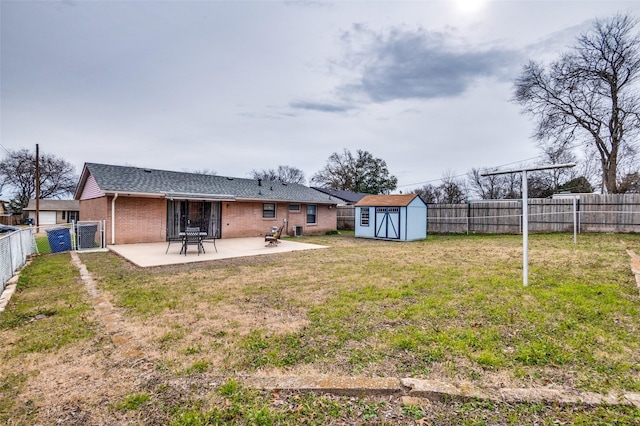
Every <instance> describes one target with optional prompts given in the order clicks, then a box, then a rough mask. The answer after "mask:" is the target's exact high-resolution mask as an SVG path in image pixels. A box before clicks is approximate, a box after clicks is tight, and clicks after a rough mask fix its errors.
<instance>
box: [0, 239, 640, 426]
mask: <svg viewBox="0 0 640 426" xmlns="http://www.w3.org/2000/svg"><path fill="white" fill-rule="evenodd" d="M578 240H579V241H578V244H577V245H574V244H573V238H572V236H571V235H566V234H552V235H531V236H530V254H529V258H530V267H529V271H530V276H529V287H523V285H522V255H521V237H519V236H429V237H428V238H427V240H425V241H419V242H411V243H399V242H385V241H374V240H361V239H355V238H353V237H352V236H350V235H334V236H325V237H303V238H299V239H296V241H303V242H309V243H318V244H323V245H328V246H330V248H329V249H323V250H312V251H300V252H293V253H285V254H273V255H266V256H260V257H253V258H242V259H230V260H223V261H217V262H208V263H201V264H191V265H180V266H171V267H159V268H151V269H144V270H143V269H140V268H136V267H133V266H131V265H130V264H128V263H127V262H126V261H124V260H122V259H120V258H118V257H117V256H114V255H112V254H109V253H87V254H82V255H81V258H82V260H83V261H84V262H85V264H86V265H87V267H88V268H89V270H90V271H91V272H92V273H93V274H94V276H95V277H96V278H97V280H96V281H97V286H98V288H99V289H100V291H101V292H102V293H103V294H104V295H105V296H106V297H107V298H108V299H109V300H110V301H111V303H112V304H113V305H114V306H116V307H117V309H118V311H119V312H120V314H121V315H122V317H123V319H124V324H125V325H123V327H126V330H127V332H128V333H129V334H130V335H131V336H133V338H134V340H135V341H136V342H138V343H139V346H140V348H141V349H142V350H143V351H144V353H145V354H146V356H147V359H148V360H149V362H150V364H151V365H152V367H153V368H152V369H151V371H150V372H148V374H147V375H146V376H145V378H146V379H145V380H141V379H140V373H139V371H136V370H135V368H133V367H131V366H128V365H125V364H122V363H120V362H119V361H118V362H116V361H114V360H113V357H115V353H114V352H113V348H112V347H111V346H110V345H109V342H108V341H107V340H106V339H105V338H104V336H105V332H104V330H102V331H101V332H100V333H96V328H97V329H98V331H99V329H100V327H99V326H96V322H95V321H96V320H95V318H94V317H93V316H94V314H93V312H89V311H87V308H86V306H87V305H86V303H87V300H88V296H86V293H85V294H84V295H83V293H82V290H83V289H82V287H81V285H78V284H77V282H76V281H77V277H76V273H75V272H73V271H69V272H67V273H65V275H63V276H61V277H60V282H59V283H58V284H57V285H58V286H61V285H63V283H64V282H65V280H66V281H67V283H66V284H65V285H64V286H63V287H64V288H65V291H71V289H73V294H76V296H75V297H77V299H76V300H75V301H73V302H64V303H63V302H60V301H59V300H58V299H59V298H58V297H57V296H56V300H54V301H49V302H47V300H48V299H47V297H46V294H47V292H48V291H50V290H47V288H43V289H41V288H40V286H41V284H40V282H41V281H45V282H48V283H49V284H47V285H52V286H54V285H55V284H54V283H53V282H51V281H50V279H49V278H47V279H43V278H42V277H43V276H46V277H48V276H49V275H51V272H50V271H51V270H58V269H62V270H67V269H68V268H69V265H68V263H69V257H68V254H58V255H50V256H42V257H40V258H38V259H37V261H36V262H34V264H33V265H32V266H30V267H29V268H27V271H37V270H39V269H43V270H45V271H49V272H46V274H45V273H44V272H37V274H45V275H38V277H39V278H31V277H30V275H29V274H25V275H26V277H25V275H23V276H22V277H21V283H22V284H21V286H22V288H21V291H20V292H19V293H18V294H17V295H16V296H15V301H14V299H12V302H11V305H10V306H9V308H8V311H6V312H5V313H3V314H0V333H2V334H1V335H0V339H2V341H3V342H4V341H6V339H10V340H11V341H12V342H13V343H12V344H11V345H10V348H9V349H7V348H5V347H3V348H2V349H0V355H2V357H8V359H9V362H8V363H5V366H0V368H1V369H2V371H3V373H2V377H3V382H2V383H1V384H0V386H1V388H0V391H1V392H2V401H0V416H2V413H5V416H6V415H7V414H6V413H10V414H11V413H13V414H15V413H16V412H18V413H22V414H21V415H23V416H27V415H28V414H25V413H28V412H29V409H28V407H30V406H31V407H34V406H40V407H42V405H43V404H44V402H43V401H40V402H38V400H33V399H28V398H27V399H28V400H31V401H32V402H31V405H29V404H27V403H26V402H25V401H24V400H23V399H24V395H25V394H26V395H28V394H30V392H33V387H34V386H36V385H34V383H37V382H38V380H39V379H40V378H41V377H42V376H43V374H44V373H43V371H47V374H53V373H51V372H50V371H52V370H55V369H56V368H58V369H60V370H62V369H63V367H66V368H69V367H70V366H71V365H73V366H74V367H75V368H76V369H78V370H80V371H79V372H78V375H79V376H82V374H85V375H87V376H88V377H89V378H90V379H92V380H94V381H95V382H96V383H102V384H103V386H106V388H108V389H103V388H100V389H102V390H101V391H100V392H97V395H98V396H93V397H92V398H89V401H90V402H88V403H85V405H86V404H89V405H91V404H94V405H91V407H90V409H89V408H86V406H83V407H85V408H84V410H85V412H86V411H87V410H89V411H91V412H96V411H100V410H106V411H105V412H106V413H108V415H109V416H111V418H118V419H126V420H129V421H132V422H134V423H135V422H136V419H142V418H144V416H147V417H146V418H158V419H162V420H161V421H159V422H160V423H163V424H166V423H168V422H173V423H174V424H225V423H238V424H297V423H301V422H302V423H309V424H331V423H335V424H340V423H341V422H346V423H368V422H369V423H388V424H396V423H405V424H411V423H413V422H417V421H418V420H420V419H422V420H425V421H426V422H427V423H430V424H450V423H460V424H522V423H540V424H545V423H548V424H553V422H554V421H559V422H568V423H582V424H592V423H605V424H606V423H614V422H619V424H634V423H636V424H637V423H640V412H639V411H638V410H636V409H630V408H626V407H597V408H588V407H578V408H576V407H563V406H554V405H551V406H547V405H542V404H523V405H511V404H493V403H486V402H482V401H477V402H473V401H472V402H468V403H462V402H451V403H449V404H437V403H434V404H433V406H432V407H430V408H429V409H428V410H425V409H424V408H420V407H411V406H401V405H398V404H394V403H393V402H391V401H388V400H384V398H339V397H331V396H314V395H297V394H290V395H273V394H269V393H266V394H264V393H259V392H253V391H249V390H247V389H243V388H242V387H241V386H240V385H239V384H238V383H237V382H236V381H235V380H234V378H236V377H242V376H250V375H310V374H330V375H348V376H367V377H376V376H388V377H416V378H427V379H436V380H444V381H447V382H452V383H455V384H458V385H465V384H471V385H474V386H478V387H482V386H487V387H533V386H562V387H568V388H578V389H584V390H591V391H597V392H603V393H607V392H612V393H614V394H615V393H619V392H640V330H639V326H638V324H640V295H639V291H638V289H637V288H636V285H635V281H634V278H633V276H632V274H631V271H630V267H629V256H628V255H627V253H626V252H625V249H632V250H635V252H636V253H638V254H640V236H639V235H580V236H579V237H578ZM60 259H62V260H60ZM54 265H55V266H54ZM30 273H31V274H36V272H30ZM36 291H37V292H42V293H38V294H39V295H38V296H37V297H36V296H35V295H34V296H29V295H30V294H31V293H32V292H36ZM60 291H62V290H60ZM39 298H42V301H40V299H39ZM83 298H84V299H83ZM27 299H28V301H26V302H25V301H23V300H27ZM54 303H55V304H56V305H55V307H53V308H52V307H50V304H54ZM22 304H25V307H22V308H21V307H20V306H22ZM80 307H81V308H80ZM67 310H68V311H69V313H68V315H69V317H68V319H66V320H65V324H66V326H67V327H69V328H70V330H67V331H63V330H59V331H55V333H63V335H65V336H67V337H66V338H65V339H55V340H56V342H58V341H59V343H58V344H57V345H51V344H39V345H38V346H36V347H35V348H32V349H28V348H29V347H30V346H29V345H27V343H22V342H26V341H28V340H30V339H29V338H28V337H27V336H36V335H37V334H38V332H39V331H38V329H36V327H38V326H39V323H41V322H42V321H35V322H33V321H31V319H32V318H34V317H35V316H36V315H37V313H38V312H41V311H43V312H44V311H46V312H49V314H47V313H45V315H46V316H47V318H49V317H51V318H57V317H58V316H61V315H62V314H61V313H60V312H63V311H64V312H66V311H67ZM51 311H53V312H54V313H51ZM21 318H22V319H21ZM73 330H76V331H73ZM77 330H83V332H82V333H80V332H79V331H77ZM28 333H35V334H28ZM34 338H35V337H34ZM111 355H113V357H112V356H111ZM54 357H55V359H56V361H54V360H52V358H54ZM60 358H62V360H61V361H60V360H59V359H60ZM18 359H20V361H21V362H23V361H24V359H28V360H31V361H30V363H31V366H32V368H22V369H20V368H16V370H18V371H21V372H18V373H11V372H10V370H7V367H6V365H11V366H14V367H15V366H16V365H18V364H19V362H18ZM65 360H68V362H67V363H66V364H65ZM81 360H82V361H81ZM83 365H84V368H82V366H83ZM88 366H93V367H94V368H95V369H96V370H97V371H98V372H97V373H95V372H93V373H92V372H89V371H88V368H89V367H88ZM45 367H47V368H45ZM105 372H109V373H108V374H107V373H105ZM114 372H117V373H116V376H117V377H118V379H117V380H114V379H109V378H107V376H109V377H111V375H112V374H113V373H114ZM68 381H69V382H70V383H75V382H76V381H77V382H78V385H80V383H81V382H82V381H81V380H79V379H77V378H76V377H75V376H74V377H68ZM85 382H86V380H85ZM176 382H179V383H182V384H183V386H182V387H176V386H172V385H168V384H167V383H176ZM213 384H215V386H214V385H213ZM107 385H108V386H107ZM51 386H53V385H51ZM96 386H97V385H96ZM177 388H180V389H183V388H186V389H187V390H183V392H181V393H179V394H176V392H177ZM94 391H95V389H94ZM78 392H79V394H81V393H82V392H80V391H78ZM99 395H102V398H106V399H109V401H110V405H108V407H107V408H104V407H103V406H102V405H100V396H99ZM21 396H22V397H21ZM3 401H4V402H3ZM11 401H14V402H11ZM80 405H81V406H82V404H80ZM158 407H161V408H158ZM100 412H102V411H100ZM38 413H40V414H38ZM41 413H42V408H41V410H40V411H38V410H36V414H31V415H34V416H38V415H42V414H41ZM114 416H115V417H114ZM154 416H157V417H154ZM5 418H6V417H5ZM58 418H59V416H58ZM1 419H2V417H0V420H1ZM456 419H457V420H456ZM454 420H455V421H454ZM140 423H144V422H142V421H141V420H140Z"/></svg>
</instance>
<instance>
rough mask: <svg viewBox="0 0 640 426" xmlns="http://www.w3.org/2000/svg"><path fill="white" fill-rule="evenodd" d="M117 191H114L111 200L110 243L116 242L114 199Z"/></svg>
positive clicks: (116, 197) (116, 196)
mask: <svg viewBox="0 0 640 426" xmlns="http://www.w3.org/2000/svg"><path fill="white" fill-rule="evenodd" d="M117 199H118V193H117V192H116V193H115V195H114V196H113V199H112V200H111V245H115V243H116V200H117Z"/></svg>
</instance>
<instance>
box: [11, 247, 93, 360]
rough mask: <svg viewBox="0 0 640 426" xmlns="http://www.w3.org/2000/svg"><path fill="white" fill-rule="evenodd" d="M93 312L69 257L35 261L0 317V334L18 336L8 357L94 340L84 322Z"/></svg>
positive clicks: (66, 255)
mask: <svg viewBox="0 0 640 426" xmlns="http://www.w3.org/2000/svg"><path fill="white" fill-rule="evenodd" d="M92 309H93V307H92V306H91V304H90V303H89V302H88V296H87V294H86V292H85V291H84V288H83V286H82V283H81V282H80V281H79V275H78V271H77V269H76V268H75V267H74V266H73V265H72V264H71V263H70V261H69V255H68V254H56V255H47V256H40V257H36V258H35V259H34V260H33V262H32V264H31V265H30V266H29V267H28V268H25V270H24V271H22V273H21V274H20V278H19V280H18V284H17V288H16V295H15V296H14V297H13V298H12V299H11V301H10V303H9V305H8V307H7V309H6V310H5V312H3V313H2V316H0V330H3V329H7V330H13V331H15V332H17V333H19V336H20V337H19V339H18V340H17V341H16V342H14V344H13V345H12V347H11V349H10V350H9V351H8V353H7V355H8V356H12V357H18V356H22V355H24V354H27V353H33V352H47V351H55V350H58V349H60V348H62V347H64V346H66V345H68V344H72V343H74V342H75V341H77V340H83V339H89V338H91V337H93V335H94V327H95V324H94V323H93V322H92V321H90V320H88V319H87V313H88V312H90V311H91V310H92Z"/></svg>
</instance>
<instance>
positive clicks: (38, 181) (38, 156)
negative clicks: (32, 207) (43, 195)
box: [36, 144, 40, 232]
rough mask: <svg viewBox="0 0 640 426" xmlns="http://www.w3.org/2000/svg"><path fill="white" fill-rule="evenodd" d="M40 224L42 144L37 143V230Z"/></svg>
mask: <svg viewBox="0 0 640 426" xmlns="http://www.w3.org/2000/svg"><path fill="white" fill-rule="evenodd" d="M39 226H40V146H39V145H38V144H36V232H38V231H37V230H38V229H39Z"/></svg>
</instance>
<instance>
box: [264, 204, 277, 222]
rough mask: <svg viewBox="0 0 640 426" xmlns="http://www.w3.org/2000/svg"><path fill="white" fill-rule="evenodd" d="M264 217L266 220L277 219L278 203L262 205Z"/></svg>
mask: <svg viewBox="0 0 640 426" xmlns="http://www.w3.org/2000/svg"><path fill="white" fill-rule="evenodd" d="M262 217H263V218H265V219H272V218H274V217H276V203H264V204H263V205H262Z"/></svg>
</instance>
